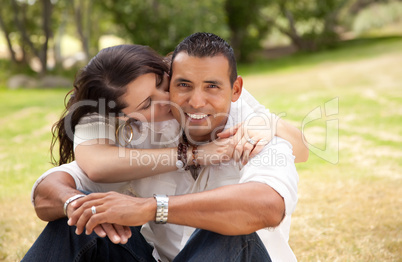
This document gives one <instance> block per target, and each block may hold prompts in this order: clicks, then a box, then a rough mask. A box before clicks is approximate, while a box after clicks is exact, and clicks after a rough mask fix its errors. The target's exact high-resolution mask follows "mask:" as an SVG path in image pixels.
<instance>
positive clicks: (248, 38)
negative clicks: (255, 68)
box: [225, 0, 269, 61]
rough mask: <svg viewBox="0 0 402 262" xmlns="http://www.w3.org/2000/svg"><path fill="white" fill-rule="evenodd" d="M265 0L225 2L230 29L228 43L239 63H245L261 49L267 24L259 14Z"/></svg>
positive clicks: (227, 0)
mask: <svg viewBox="0 0 402 262" xmlns="http://www.w3.org/2000/svg"><path fill="white" fill-rule="evenodd" d="M266 4H267V1H265V0H249V1H244V0H226V1H225V11H226V15H227V23H228V26H229V29H230V43H231V45H232V47H233V49H234V51H235V54H236V56H237V59H238V60H239V61H247V60H249V59H250V54H252V53H253V52H254V51H256V50H258V49H260V48H261V45H260V41H261V39H262V38H263V37H265V35H266V33H267V31H268V29H269V24H268V23H266V22H265V21H264V20H263V19H262V16H261V13H260V12H259V11H260V9H261V8H262V7H263V6H265V5H266Z"/></svg>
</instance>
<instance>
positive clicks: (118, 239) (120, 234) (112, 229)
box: [67, 200, 131, 244]
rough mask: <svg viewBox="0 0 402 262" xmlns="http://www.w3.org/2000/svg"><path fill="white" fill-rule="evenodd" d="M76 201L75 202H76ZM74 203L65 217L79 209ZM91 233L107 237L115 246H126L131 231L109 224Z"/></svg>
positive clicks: (69, 206) (98, 226) (125, 227)
mask: <svg viewBox="0 0 402 262" xmlns="http://www.w3.org/2000/svg"><path fill="white" fill-rule="evenodd" d="M76 201H77V200H76ZM76 201H74V202H72V203H71V204H69V205H68V207H67V216H68V215H69V214H73V213H74V211H75V210H77V208H78V207H79V205H78V203H76ZM93 231H94V232H95V233H96V234H97V235H98V236H100V237H106V236H107V237H108V238H109V239H110V241H112V242H113V243H115V244H119V243H120V244H126V243H127V241H128V239H129V238H130V237H131V230H130V228H129V227H127V226H120V225H112V224H109V223H105V224H101V225H97V226H96V227H95V228H94V229H93Z"/></svg>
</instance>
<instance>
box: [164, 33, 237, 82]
mask: <svg viewBox="0 0 402 262" xmlns="http://www.w3.org/2000/svg"><path fill="white" fill-rule="evenodd" d="M180 52H186V53H187V54H188V55H189V56H195V57H200V58H202V57H213V56H217V55H223V56H224V57H226V59H227V60H228V62H229V79H230V84H231V86H232V87H233V83H234V82H235V81H236V79H237V65H236V58H235V55H234V51H233V48H232V47H231V46H230V45H229V44H228V43H227V42H226V41H225V40H223V39H222V38H220V37H219V36H217V35H215V34H212V33H195V34H192V35H190V36H188V37H186V38H185V39H184V40H183V41H181V42H180V43H179V44H178V45H177V46H176V48H175V50H174V52H173V55H172V65H173V61H174V59H175V57H176V55H177V54H178V53H180ZM170 75H172V67H171V68H170Z"/></svg>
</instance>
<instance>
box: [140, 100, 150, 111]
mask: <svg viewBox="0 0 402 262" xmlns="http://www.w3.org/2000/svg"><path fill="white" fill-rule="evenodd" d="M151 104H152V99H151V97H148V99H147V101H146V102H145V103H144V105H143V106H142V108H141V109H142V110H146V109H148V108H149V107H150V106H151Z"/></svg>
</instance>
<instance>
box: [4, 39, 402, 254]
mask: <svg viewBox="0 0 402 262" xmlns="http://www.w3.org/2000/svg"><path fill="white" fill-rule="evenodd" d="M252 71H253V72H258V74H252V73H251V72H252ZM240 74H243V75H244V76H245V86H246V88H247V89H248V90H249V91H250V92H251V93H252V94H254V95H255V96H256V98H257V99H258V100H259V101H260V102H262V103H264V104H265V105H267V106H268V107H269V108H270V109H271V111H273V112H275V113H278V114H283V113H285V114H286V116H284V118H285V119H287V120H289V121H291V122H292V123H294V124H295V125H296V126H298V127H299V128H303V129H304V132H305V136H306V138H307V140H308V142H309V143H310V148H311V149H312V152H311V153H310V159H309V161H308V162H307V163H304V164H298V170H299V176H300V182H299V204H298V206H297V209H296V212H295V213H294V216H293V220H292V230H291V236H290V244H291V246H292V248H293V250H294V252H295V254H296V256H297V257H298V259H299V261H402V167H401V166H402V39H388V40H382V41H373V42H369V41H367V42H363V43H356V44H353V45H349V47H344V48H342V49H340V50H335V51H328V52H322V53H319V54H314V55H299V56H292V57H290V58H283V59H281V60H278V61H273V62H269V63H260V64H257V65H253V66H241V67H240ZM65 93H66V90H60V89H54V90H17V91H9V90H5V89H0V174H1V183H0V261H19V260H20V259H21V258H22V257H23V255H24V254H25V252H26V251H27V249H28V248H29V247H30V246H31V245H32V243H33V242H34V240H35V239H36V237H37V236H38V235H39V233H40V232H41V230H42V229H43V227H44V226H45V223H44V222H42V221H40V220H39V219H38V218H36V215H35V212H34V210H33V208H32V206H31V203H30V190H31V186H32V184H33V182H34V181H35V180H36V178H37V177H38V176H39V175H40V174H42V173H43V172H44V171H45V170H47V169H48V168H49V167H51V165H50V164H49V153H48V151H49V150H48V148H49V142H50V138H51V136H50V127H51V124H52V123H53V122H54V121H56V120H57V118H58V116H59V115H60V113H61V110H62V108H63V99H64V95H65ZM325 105H326V106H327V107H326V108H325ZM324 109H326V110H324ZM318 112H321V117H320V115H319V114H317V113H318ZM303 121H304V122H303ZM334 127H335V128H334ZM338 127H339V133H337V132H338ZM328 132H329V135H328V139H326V135H327V133H328ZM338 134H339V135H338Z"/></svg>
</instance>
